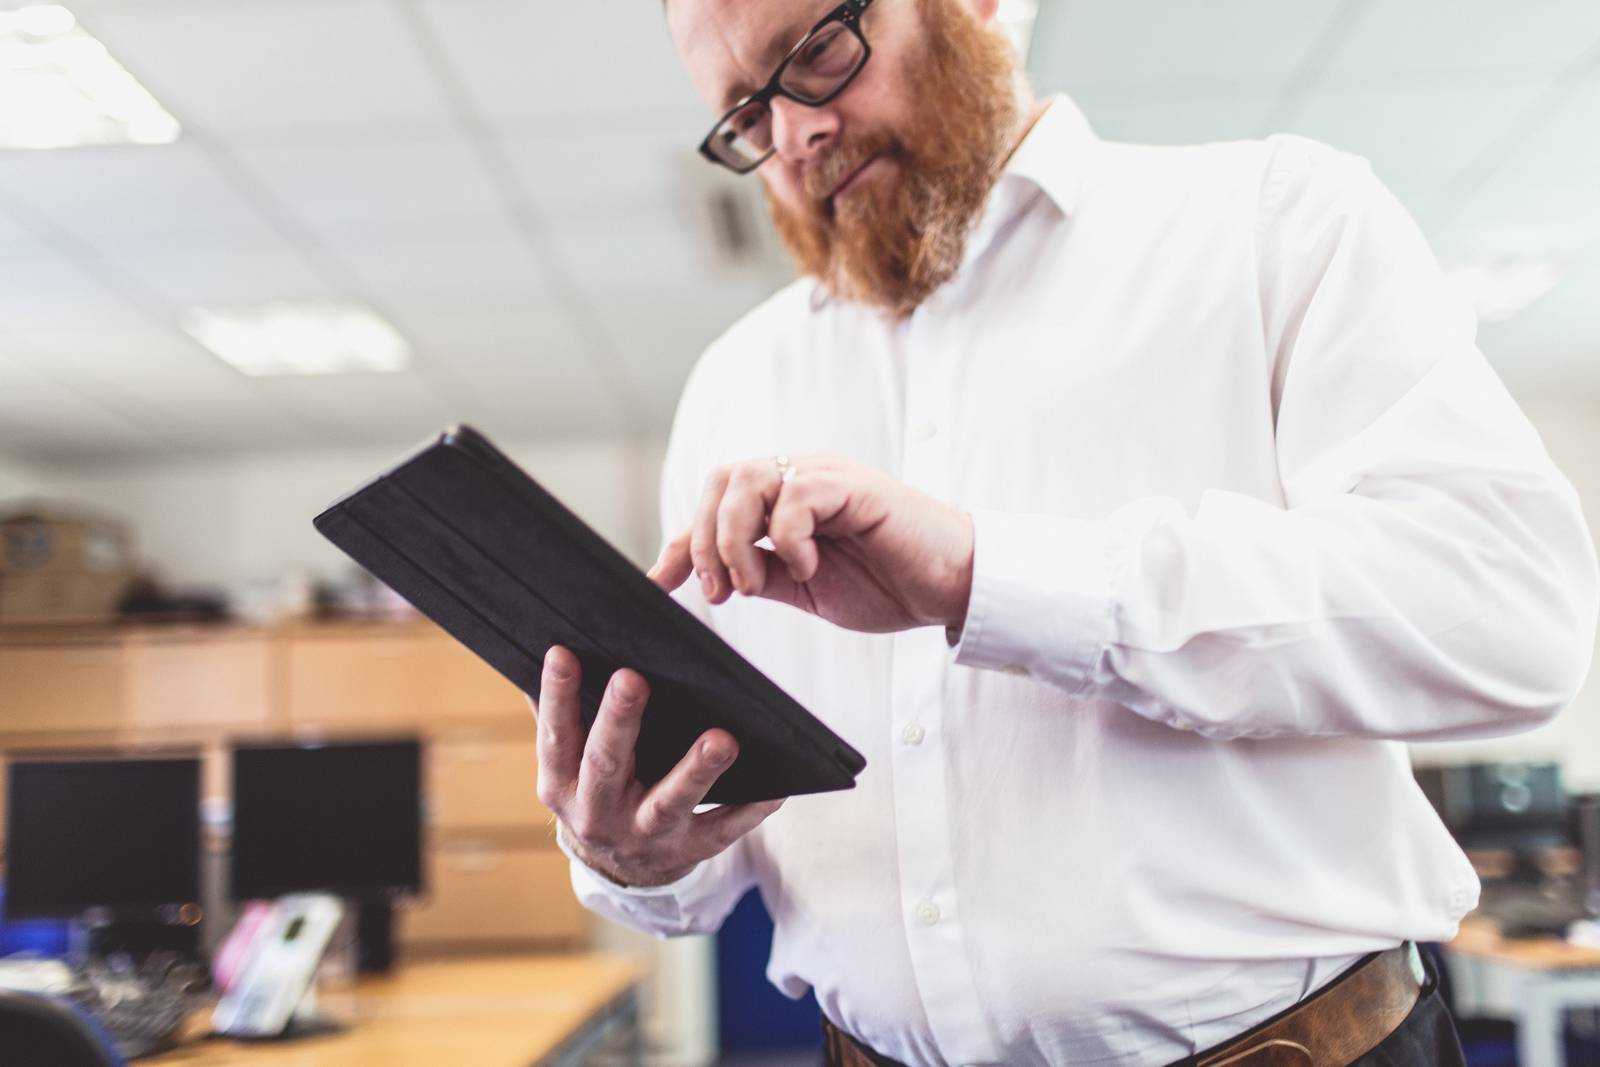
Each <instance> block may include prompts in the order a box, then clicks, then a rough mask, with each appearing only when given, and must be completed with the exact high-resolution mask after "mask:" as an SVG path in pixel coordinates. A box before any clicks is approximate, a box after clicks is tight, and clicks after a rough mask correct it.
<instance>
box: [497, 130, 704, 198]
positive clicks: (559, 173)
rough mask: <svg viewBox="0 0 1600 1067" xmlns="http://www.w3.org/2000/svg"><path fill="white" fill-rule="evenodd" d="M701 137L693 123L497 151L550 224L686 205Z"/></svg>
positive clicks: (508, 142) (543, 140)
mask: <svg viewBox="0 0 1600 1067" xmlns="http://www.w3.org/2000/svg"><path fill="white" fill-rule="evenodd" d="M704 132H705V131H704V130H702V129H700V128H699V127H697V126H693V125H691V124H690V123H688V122H684V123H682V124H681V125H679V124H664V125H663V126H662V127H661V128H659V129H657V130H652V131H626V132H606V131H590V132H584V133H577V132H572V133H548V134H531V133H530V134H508V135H506V136H503V137H501V138H500V144H501V146H502V148H503V149H504V151H505V153H506V157H507V158H508V159H509V160H510V162H511V165H512V168H513V169H514V171H515V172H516V176H517V180H518V182H519V183H520V185H521V187H522V189H523V191H524V192H525V193H526V194H527V196H528V198H529V200H530V202H531V203H532V204H533V205H534V206H535V207H536V208H537V209H538V210H539V211H540V212H541V213H542V214H544V215H545V216H546V217H551V218H553V217H556V216H560V215H569V214H587V215H599V214H604V213H607V212H610V211H614V210H617V209H626V210H634V211H637V210H653V211H659V212H670V211H674V210H678V209H679V208H681V207H682V206H683V203H684V197H685V196H686V195H687V193H686V190H685V185H686V182H685V181H684V171H685V169H686V167H687V166H689V165H692V166H695V167H707V166H709V165H710V164H708V163H706V162H705V161H704V160H702V159H701V158H700V156H699V154H698V153H696V152H695V150H694V147H693V146H694V144H695V143H697V142H696V139H697V138H699V137H701V136H702V135H703V134H704Z"/></svg>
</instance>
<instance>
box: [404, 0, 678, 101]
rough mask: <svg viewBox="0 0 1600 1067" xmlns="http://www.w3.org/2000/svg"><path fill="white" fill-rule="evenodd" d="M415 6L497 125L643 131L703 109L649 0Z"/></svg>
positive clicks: (436, 0)
mask: <svg viewBox="0 0 1600 1067" xmlns="http://www.w3.org/2000/svg"><path fill="white" fill-rule="evenodd" d="M420 6H421V10H422V11H423V13H424V15H425V17H426V19H427V22H428V24H429V25H430V26H431V27H432V28H433V32H434V36H435V37H436V39H437V40H438V42H439V44H440V46H441V48H442V49H443V52H444V55H445V56H446V57H447V58H448V60H449V62H450V64H451V67H452V69H453V71H454V73H455V76H456V77H458V78H460V79H461V83H462V84H463V86H465V88H466V91H467V93H468V94H469V96H470V97H471V100H472V103H473V106H474V107H475V108H476V110H477V111H478V113H479V114H480V115H482V116H484V117H485V118H487V119H489V120H491V121H492V122H495V123H497V124H504V123H508V122H509V123H517V122H529V121H532V122H554V123H558V124H559V125H560V126H561V127H562V128H564V129H568V130H572V129H582V128H584V125H585V124H586V123H589V122H594V121H602V120H603V121H606V122H608V123H609V124H612V125H613V128H616V126H615V124H617V123H621V124H624V127H623V128H627V129H632V130H636V131H643V130H649V129H651V128H652V125H653V123H652V120H653V119H655V118H657V117H665V118H670V119H681V120H683V121H689V120H690V119H698V118H700V117H702V116H703V115H704V108H703V106H702V105H701V103H700V102H699V100H698V98H696V97H695V95H694V92H693V90H691V89H690V87H689V79H688V76H687V75H686V74H684V72H683V68H682V67H681V66H680V64H679V62H678V58H677V54H676V52H674V50H673V48H672V41H671V38H670V37H668V35H667V28H666V22H665V20H664V19H663V18H662V15H661V10H660V8H659V7H658V6H657V5H656V4H655V3H653V2H652V0H637V2H633V0H630V2H629V3H623V4H618V3H595V2H588V3H575V4H550V3H528V2H526V0H421V5H420Z"/></svg>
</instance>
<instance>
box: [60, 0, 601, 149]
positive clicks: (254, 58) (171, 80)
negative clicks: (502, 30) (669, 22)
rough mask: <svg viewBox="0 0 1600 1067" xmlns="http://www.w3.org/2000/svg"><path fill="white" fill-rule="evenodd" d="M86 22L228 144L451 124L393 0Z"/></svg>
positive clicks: (215, 9)
mask: <svg viewBox="0 0 1600 1067" xmlns="http://www.w3.org/2000/svg"><path fill="white" fill-rule="evenodd" d="M585 6H587V5H585ZM83 23H84V26H85V28H87V29H88V30H89V32H91V33H93V34H94V35H96V36H97V37H99V38H100V39H101V40H102V41H104V42H105V44H106V46H107V47H108V48H109V49H110V50H111V52H112V54H113V55H115V56H116V57H117V58H118V59H119V60H121V62H122V64H123V65H124V66H125V67H127V68H128V69H129V70H130V71H131V72H132V73H133V74H134V75H135V76H136V77H137V78H138V79H139V80H140V81H141V82H143V83H144V85H145V86H146V88H148V89H149V90H150V91H151V92H152V93H154V94H155V96H156V98H157V99H159V100H160V101H161V102H162V104H163V105H165V106H166V108H167V109H168V110H169V111H171V112H172V113H173V114H174V115H176V116H177V118H178V120H179V121H180V122H184V123H193V124H195V125H196V126H197V127H199V128H200V129H201V130H203V131H204V132H205V134H206V135H208V136H216V137H220V138H222V139H223V140H225V141H226V140H229V139H230V138H234V137H242V136H246V135H249V134H250V133H252V132H257V131H273V130H281V129H285V128H298V129H310V130H317V129H329V128H340V127H350V126H359V127H367V128H372V127H428V128H433V129H437V128H440V127H443V126H447V125H449V122H450V115H449V112H448V110H447V108H446V106H445V103H444V99H443V97H442V95H441V93H440V91H439V87H438V85H437V84H436V83H435V81H434V79H433V76H432V74H431V73H430V71H429V68H428V65H427V63H426V61H425V59H424V57H423V54H422V52H421V51H420V49H419V48H418V47H417V43H416V41H415V39H414V37H413V36H412V33H411V30H410V28H409V27H408V26H407V25H406V22H405V20H404V18H403V17H402V15H401V14H400V11H399V8H398V7H397V6H396V5H394V4H388V3H382V2H380V0H349V2H340V3H314V4H304V3H262V4H248V5H234V4H229V5H222V4H197V5H186V6H161V7H155V6H149V7H146V6H139V7H129V6H119V7H116V8H111V7H106V8H102V9H97V10H95V11H93V12H87V11H86V12H85V13H84V16H83ZM489 32H493V30H492V29H491V30H490V31H489Z"/></svg>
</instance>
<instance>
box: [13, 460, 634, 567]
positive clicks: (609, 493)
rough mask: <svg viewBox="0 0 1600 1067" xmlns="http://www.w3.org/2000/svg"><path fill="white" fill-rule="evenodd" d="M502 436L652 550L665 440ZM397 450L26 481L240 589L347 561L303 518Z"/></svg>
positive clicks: (623, 545) (582, 506) (615, 533)
mask: <svg viewBox="0 0 1600 1067" xmlns="http://www.w3.org/2000/svg"><path fill="white" fill-rule="evenodd" d="M502 444H503V446H504V447H505V448H506V450H507V452H508V453H510V455H511V456H512V458H513V459H515V460H516V461H517V462H518V463H520V464H522V465H523V466H524V467H525V468H526V469H527V470H528V471H529V472H530V473H532V474H533V475H534V477H535V478H537V479H539V480H540V482H541V483H543V484H544V485H545V486H546V487H547V488H549V489H550V490H551V491H552V492H553V493H555V494H556V495H557V496H558V497H560V498H561V499H562V500H564V501H565V502H566V503H567V504H568V506H569V507H571V508H572V509H573V510H574V511H575V512H577V513H578V514H579V515H580V516H582V517H583V518H584V519H585V520H586V521H588V522H589V523H590V524H591V525H593V526H594V527H595V528H596V529H598V530H599V531H600V532H601V533H602V534H603V535H604V536H605V537H607V538H608V539H610V540H611V541H612V543H614V544H616V545H617V547H618V548H619V549H621V550H622V551H623V552H624V553H625V554H626V555H628V556H629V557H630V558H633V559H635V560H640V561H644V562H648V561H650V560H652V559H653V558H654V555H655V551H656V549H657V547H658V546H657V543H656V539H657V533H656V527H657V520H656V505H655V501H656V483H657V478H658V477H659V472H660V465H661V453H662V450H663V448H664V443H663V442H661V441H658V440H654V439H649V440H624V439H609V438H608V439H593V440H572V441H560V442H503V443H502ZM404 451H405V450H404V449H403V448H400V449H397V448H386V447H367V446H363V447H351V448H340V449H318V450H311V451H296V452H264V453H246V454H240V455H221V456H205V457H194V458H183V459H161V460H125V461H116V460H113V461H104V460H102V461H96V462H92V463H86V462H81V461H74V462H70V463H69V462H61V463H39V464H34V465H33V466H32V468H31V472H30V473H31V478H30V482H31V484H30V485H29V486H28V487H29V488H31V489H32V490H33V491H35V492H37V493H38V494H39V495H41V496H43V497H46V498H49V499H61V500H63V501H73V502H78V503H81V504H85V505H92V506H93V507H94V508H96V509H97V510H101V511H104V512H107V513H110V514H114V515H117V516H120V517H122V518H124V519H126V520H128V521H129V522H131V523H132V524H133V527H134V530H135V532H136V536H137V538H138V544H139V552H140V555H141V556H142V558H143V559H144V560H146V561H147V563H148V564H150V565H151V566H152V567H153V568H154V570H155V571H156V573H157V574H159V575H160V576H161V577H162V578H163V579H164V580H166V581H169V582H171V583H174V584H175V585H180V586H185V587H198V586H212V587H221V588H224V589H227V590H230V591H233V592H240V591H242V590H246V589H248V588H250V587H251V586H252V585H253V584H258V583H262V582H271V581H274V580H277V579H279V578H281V577H282V576H283V575H285V574H286V573H288V572H291V571H295V570H303V571H307V572H310V573H311V574H313V575H315V576H330V577H332V576H337V575H339V574H340V573H343V572H345V571H346V570H348V568H349V567H350V564H349V562H348V560H346V559H345V557H344V556H343V555H342V554H341V553H340V552H339V551H338V550H337V549H335V548H333V547H332V546H331V545H329V544H328V543H327V542H325V541H324V540H323V539H322V538H321V536H320V535H318V534H317V533H316V531H315V530H313V529H312V527H311V519H312V517H313V516H314V515H316V513H317V512H319V511H320V510H322V508H323V507H325V506H326V505H327V504H328V503H330V502H331V501H332V500H334V499H335V498H336V497H338V496H339V495H341V494H343V493H345V492H347V491H348V490H350V489H352V488H354V487H355V486H356V485H358V484H359V483H361V482H363V481H365V480H366V479H367V478H369V477H370V476H372V475H373V474H375V473H377V472H378V471H379V470H380V469H382V468H383V467H385V466H387V465H389V464H391V463H393V462H394V460H395V459H397V458H398V457H399V456H400V455H401V454H403V452H404ZM3 478H4V475H3V474H0V486H3V485H4V482H3Z"/></svg>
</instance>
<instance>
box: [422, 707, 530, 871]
mask: <svg viewBox="0 0 1600 1067" xmlns="http://www.w3.org/2000/svg"><path fill="white" fill-rule="evenodd" d="M537 760H538V750H537V747H536V746H535V744H534V735H533V723H532V722H531V721H530V722H529V723H528V725H527V728H526V736H525V737H516V736H512V735H504V736H496V735H485V734H476V733H470V732H453V733H446V734H438V735H435V736H434V737H433V738H431V739H430V740H429V741H428V745H427V755H426V771H427V789H428V813H429V816H430V821H431V822H432V824H433V826H434V827H436V828H437V829H440V830H447V831H448V830H524V831H534V832H535V833H537V834H538V835H539V836H540V837H541V838H542V839H543V840H545V841H546V842H547V847H551V848H553V847H555V834H554V829H553V824H552V822H551V816H550V812H549V810H548V809H547V808H545V806H544V805H543V804H540V803H539V799H538V797H537V796H536V795H535V794H534V787H535V785H536V783H537V774H538V770H537V767H536V764H537Z"/></svg>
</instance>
